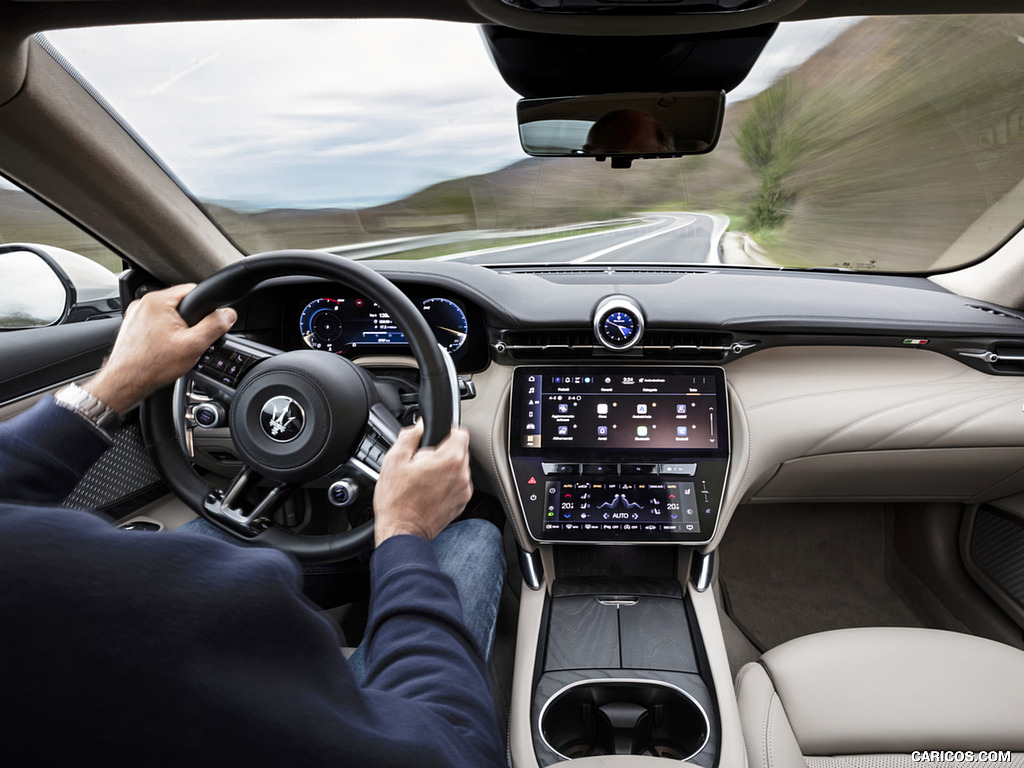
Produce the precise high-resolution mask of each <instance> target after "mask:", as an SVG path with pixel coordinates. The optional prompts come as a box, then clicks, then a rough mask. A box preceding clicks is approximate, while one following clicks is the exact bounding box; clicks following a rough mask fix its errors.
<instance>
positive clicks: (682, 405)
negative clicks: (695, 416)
mask: <svg viewBox="0 0 1024 768" xmlns="http://www.w3.org/2000/svg"><path fill="white" fill-rule="evenodd" d="M676 413H678V414H679V415H680V416H685V415H686V404H685V403H679V404H678V405H676Z"/></svg>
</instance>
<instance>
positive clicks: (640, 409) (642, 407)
mask: <svg viewBox="0 0 1024 768" xmlns="http://www.w3.org/2000/svg"><path fill="white" fill-rule="evenodd" d="M636 412H637V413H647V404H646V403H639V404H638V405H637V407H636Z"/></svg>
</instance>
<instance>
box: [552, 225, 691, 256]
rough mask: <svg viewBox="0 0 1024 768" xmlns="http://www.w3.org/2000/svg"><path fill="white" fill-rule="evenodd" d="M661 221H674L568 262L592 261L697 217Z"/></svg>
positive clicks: (661, 233)
mask: <svg viewBox="0 0 1024 768" xmlns="http://www.w3.org/2000/svg"><path fill="white" fill-rule="evenodd" d="M662 221H665V222H674V223H672V225H671V226H668V227H665V228H664V229H659V230H657V231H655V232H648V233H647V234H646V235H641V236H640V237H637V238H634V239H633V240H627V241H626V242H625V243H619V244H618V245H612V246H609V247H608V248H605V249H603V250H600V251H597V253H591V254H590V255H588V256H581V257H580V258H578V259H573V260H572V261H570V262H569V263H570V264H585V263H586V262H588V261H593V260H594V259H599V258H601V257H602V256H607V255H608V254H609V253H614V252H615V251H617V250H619V249H621V248H629V247H630V246H633V245H636V244H637V243H642V242H643V241H644V240H650V239H651V238H652V237H661V236H662V235H667V234H668V233H669V232H674V231H676V230H677V229H684V228H686V227H689V226H691V225H693V224H694V223H695V222H696V221H697V217H696V216H671V217H666V218H665V219H662Z"/></svg>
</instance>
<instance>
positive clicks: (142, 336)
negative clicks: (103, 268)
mask: <svg viewBox="0 0 1024 768" xmlns="http://www.w3.org/2000/svg"><path fill="white" fill-rule="evenodd" d="M193 288H195V283H186V284H183V285H175V286H173V287H171V288H166V289H164V290H162V291H153V292H151V293H147V294H146V295H145V296H143V297H142V298H141V299H138V300H137V301H133V302H132V303H131V304H129V305H128V309H127V310H125V313H124V321H123V322H122V323H121V330H120V331H119V332H118V335H117V340H116V341H115V342H114V349H113V350H112V351H111V353H110V357H108V358H107V361H106V362H105V363H104V364H103V367H102V368H101V369H100V371H99V373H97V374H96V375H95V376H94V377H93V378H91V379H90V380H89V381H88V382H86V383H85V384H84V385H82V388H83V389H85V390H87V391H88V392H90V393H92V395H93V396H94V397H96V398H98V399H99V400H101V401H102V402H103V403H105V404H106V405H107V407H108V408H112V409H113V410H115V411H117V412H118V413H120V414H124V413H126V412H127V411H129V410H131V409H132V408H133V407H134V406H135V405H136V404H138V403H139V401H141V400H142V399H143V398H144V397H146V396H147V395H149V394H150V393H152V392H154V391H156V390H157V389H159V388H160V387H162V386H164V385H165V384H170V383H171V382H172V381H174V380H175V379H177V378H178V377H180V376H182V375H184V374H185V373H186V372H187V371H188V370H189V369H190V368H191V367H192V366H193V365H195V364H196V361H198V360H199V357H200V355H202V354H203V352H204V351H205V350H206V348H207V347H209V346H210V345H211V344H212V343H213V342H215V341H216V340H217V339H219V338H220V337H221V336H223V335H224V334H225V333H227V331H228V330H229V329H230V328H231V326H232V325H234V324H235V320H237V319H238V315H237V313H236V312H235V310H233V309H231V308H230V307H222V308H221V309H218V310H215V311H214V312H212V313H210V314H209V315H207V316H206V317H204V318H203V319H202V320H200V321H199V322H198V323H196V324H195V325H194V326H192V327H191V328H190V327H189V326H188V325H186V324H185V321H184V320H182V319H181V315H179V314H178V304H179V303H180V302H181V300H182V299H183V298H185V296H186V295H187V294H188V292H189V291H191V290H192V289H193Z"/></svg>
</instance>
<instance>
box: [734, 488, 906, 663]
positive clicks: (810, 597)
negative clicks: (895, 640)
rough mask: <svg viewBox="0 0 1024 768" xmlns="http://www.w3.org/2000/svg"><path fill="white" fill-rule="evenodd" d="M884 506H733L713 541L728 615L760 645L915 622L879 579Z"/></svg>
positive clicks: (881, 577)
mask: <svg viewBox="0 0 1024 768" xmlns="http://www.w3.org/2000/svg"><path fill="white" fill-rule="evenodd" d="M885 525H886V522H885V509H884V507H883V506H882V505H866V504H864V505H861V504H856V505H854V504H847V505H844V504H821V505H815V504H802V505H783V504H778V505H776V504H765V505H759V504H758V505H748V506H744V507H740V508H739V509H738V510H737V512H736V514H735V515H734V517H733V519H732V520H731V522H730V523H729V528H728V530H727V531H726V533H725V537H724V539H723V541H722V545H721V547H720V550H719V551H720V554H721V570H720V574H719V578H720V580H721V586H722V593H723V598H724V599H725V604H726V610H727V612H728V613H729V616H730V617H731V618H732V619H733V621H735V622H736V624H737V625H738V626H739V627H740V629H742V630H743V632H744V634H746V635H747V636H748V637H749V638H750V640H751V641H752V642H753V643H754V644H755V645H756V646H758V647H759V648H760V649H761V650H767V649H769V648H773V647H774V646H776V645H779V644H780V643H784V642H786V641H787V640H791V639H793V638H794V637H800V636H802V635H808V634H811V633H813V632H822V631H825V630H830V629H843V628H847V627H873V626H889V627H920V626H923V625H922V623H921V621H920V620H919V619H918V618H917V617H916V616H915V615H914V613H913V612H912V611H911V610H910V609H909V608H908V607H907V606H906V604H905V603H904V602H903V601H902V600H901V599H900V598H899V597H897V595H896V594H895V593H894V592H893V590H892V589H891V588H890V587H889V585H888V584H887V583H886V580H885Z"/></svg>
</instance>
